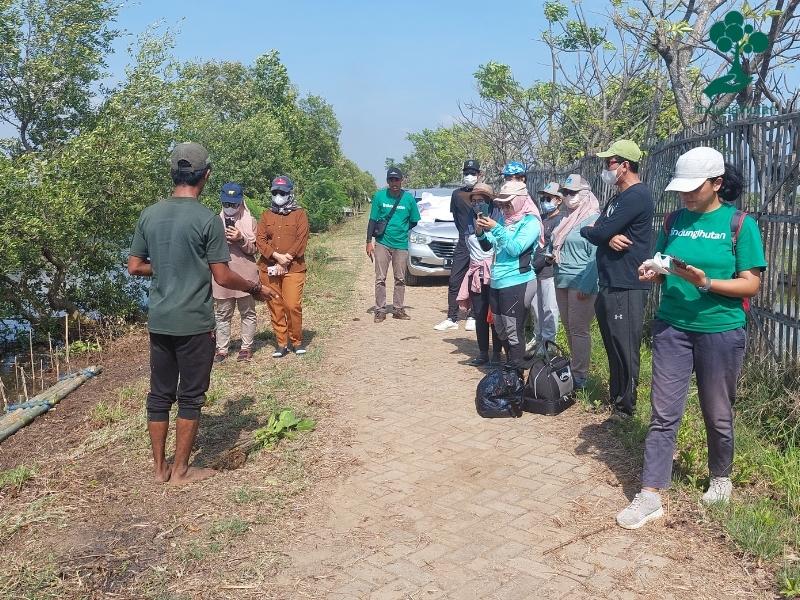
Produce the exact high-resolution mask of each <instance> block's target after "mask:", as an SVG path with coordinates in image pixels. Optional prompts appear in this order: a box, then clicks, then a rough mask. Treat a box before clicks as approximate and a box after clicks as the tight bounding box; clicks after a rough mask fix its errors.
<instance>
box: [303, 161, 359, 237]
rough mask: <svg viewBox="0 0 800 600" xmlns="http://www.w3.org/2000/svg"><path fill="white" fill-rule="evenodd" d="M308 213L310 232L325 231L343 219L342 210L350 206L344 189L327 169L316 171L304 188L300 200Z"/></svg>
mask: <svg viewBox="0 0 800 600" xmlns="http://www.w3.org/2000/svg"><path fill="white" fill-rule="evenodd" d="M300 203H301V204H302V206H303V208H305V209H306V210H307V211H308V223H309V225H310V227H311V231H315V232H317V231H325V230H326V229H328V228H329V227H331V226H332V225H335V224H336V223H339V222H340V221H341V220H342V219H343V218H344V212H343V210H342V209H343V208H345V207H346V206H348V205H349V204H350V201H349V199H348V197H347V193H346V192H345V190H344V187H343V186H342V184H341V183H340V182H339V180H338V179H337V178H336V177H335V175H334V174H333V173H331V172H330V171H329V170H328V169H318V170H317V172H316V173H315V174H314V176H313V177H311V178H310V179H309V184H308V185H307V186H306V187H305V190H304V192H303V197H302V198H301V200H300Z"/></svg>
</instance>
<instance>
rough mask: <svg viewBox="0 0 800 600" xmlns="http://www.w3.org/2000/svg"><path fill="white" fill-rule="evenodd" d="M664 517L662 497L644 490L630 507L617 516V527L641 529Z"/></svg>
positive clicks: (637, 495)
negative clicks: (650, 522)
mask: <svg viewBox="0 0 800 600" xmlns="http://www.w3.org/2000/svg"><path fill="white" fill-rule="evenodd" d="M663 516H664V509H663V508H661V496H659V495H658V494H657V493H655V492H647V491H645V490H642V491H641V492H639V493H638V494H636V497H635V498H634V499H633V502H631V503H630V504H629V505H628V507H627V508H626V509H625V510H623V511H622V512H620V513H619V514H618V515H617V525H619V526H620V527H622V528H624V529H639V527H641V526H642V525H644V524H645V523H647V522H648V521H653V520H655V519H659V518H661V517H663Z"/></svg>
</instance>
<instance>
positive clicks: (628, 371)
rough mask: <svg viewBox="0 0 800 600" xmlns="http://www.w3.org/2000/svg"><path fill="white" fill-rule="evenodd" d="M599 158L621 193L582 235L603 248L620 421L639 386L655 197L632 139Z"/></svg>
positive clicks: (603, 322) (605, 325)
mask: <svg viewBox="0 0 800 600" xmlns="http://www.w3.org/2000/svg"><path fill="white" fill-rule="evenodd" d="M597 156H598V157H600V158H602V159H604V162H605V169H604V171H603V173H602V175H601V176H602V179H603V181H604V182H605V183H606V184H607V185H613V186H615V187H616V188H617V194H615V195H614V196H613V197H612V198H611V199H610V200H609V201H608V203H607V204H606V206H605V208H604V209H603V212H602V214H601V215H600V217H599V218H598V219H597V221H595V223H594V225H593V226H589V227H583V228H581V235H582V236H583V237H584V238H586V239H587V240H588V241H589V242H591V243H592V244H594V245H596V246H597V271H598V276H599V279H600V293H599V294H598V295H597V301H596V302H595V312H596V313H597V322H598V324H599V325H600V333H601V334H602V336H603V345H604V346H605V348H606V353H607V354H608V370H609V388H610V390H609V392H610V393H609V397H610V400H611V403H612V404H613V406H614V417H615V418H624V417H626V416H630V415H632V414H633V411H634V409H635V407H636V386H637V385H638V384H639V347H640V345H641V343H642V327H643V323H644V309H645V303H646V302H647V293H648V290H649V288H650V285H649V284H648V283H646V282H642V281H639V275H638V268H639V265H641V264H642V263H643V262H644V261H645V260H646V259H648V258H650V247H651V245H652V234H653V197H652V194H651V193H650V188H649V187H647V186H646V185H645V184H644V183H642V182H641V180H640V179H639V160H641V158H642V151H641V150H640V149H639V146H637V145H636V143H635V142H633V141H631V140H617V141H616V142H614V143H613V144H611V147H610V148H609V149H608V150H607V151H605V152H599V153H598V154H597Z"/></svg>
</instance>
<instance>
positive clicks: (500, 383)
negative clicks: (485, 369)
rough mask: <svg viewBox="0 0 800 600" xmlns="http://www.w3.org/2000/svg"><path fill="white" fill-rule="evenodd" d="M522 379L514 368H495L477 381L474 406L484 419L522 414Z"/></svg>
mask: <svg viewBox="0 0 800 600" xmlns="http://www.w3.org/2000/svg"><path fill="white" fill-rule="evenodd" d="M524 385H525V384H524V381H523V380H522V377H520V376H519V373H518V372H517V370H516V369H497V370H495V371H492V372H491V373H489V374H488V375H486V377H484V378H483V379H481V380H480V382H479V383H478V389H477V390H476V392H475V408H476V409H477V410H478V414H479V415H480V416H482V417H483V418H484V419H493V418H496V417H520V416H522V390H523V387H524Z"/></svg>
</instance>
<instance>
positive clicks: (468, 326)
mask: <svg viewBox="0 0 800 600" xmlns="http://www.w3.org/2000/svg"><path fill="white" fill-rule="evenodd" d="M464 331H475V319H473V318H472V317H467V322H466V323H464Z"/></svg>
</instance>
